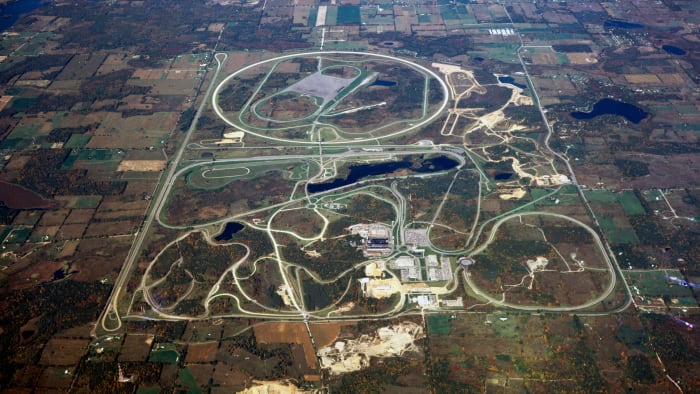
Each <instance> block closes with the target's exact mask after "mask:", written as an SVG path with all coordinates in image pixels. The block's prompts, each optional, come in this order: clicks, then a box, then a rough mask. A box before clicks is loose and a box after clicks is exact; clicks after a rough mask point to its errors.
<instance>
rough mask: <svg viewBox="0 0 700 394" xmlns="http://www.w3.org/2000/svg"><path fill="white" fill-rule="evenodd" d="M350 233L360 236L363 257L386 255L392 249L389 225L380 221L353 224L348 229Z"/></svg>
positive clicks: (392, 240) (392, 243) (392, 239)
mask: <svg viewBox="0 0 700 394" xmlns="http://www.w3.org/2000/svg"><path fill="white" fill-rule="evenodd" d="M348 230H349V231H350V234H353V235H359V236H360V237H361V238H362V253H363V254H364V255H365V257H382V256H388V255H390V254H391V253H392V252H393V251H394V238H393V237H392V235H391V227H389V226H386V225H384V224H381V223H372V224H355V225H352V226H350V227H349V229H348Z"/></svg>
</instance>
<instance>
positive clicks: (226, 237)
mask: <svg viewBox="0 0 700 394" xmlns="http://www.w3.org/2000/svg"><path fill="white" fill-rule="evenodd" d="M244 228H245V226H244V225H242V224H240V223H238V222H228V223H226V226H225V227H224V231H222V232H221V234H219V235H217V236H216V237H214V240H215V241H230V240H231V239H232V238H233V234H235V233H237V232H239V231H241V230H243V229H244Z"/></svg>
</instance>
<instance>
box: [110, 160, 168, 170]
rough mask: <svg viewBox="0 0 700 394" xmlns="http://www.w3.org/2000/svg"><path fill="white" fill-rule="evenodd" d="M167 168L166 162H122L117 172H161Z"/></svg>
mask: <svg viewBox="0 0 700 394" xmlns="http://www.w3.org/2000/svg"><path fill="white" fill-rule="evenodd" d="M163 168H165V160H122V162H121V163H119V167H118V168H117V171H149V172H150V171H160V170H162V169H163Z"/></svg>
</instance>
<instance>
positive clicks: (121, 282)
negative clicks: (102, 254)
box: [93, 53, 228, 335]
mask: <svg viewBox="0 0 700 394" xmlns="http://www.w3.org/2000/svg"><path fill="white" fill-rule="evenodd" d="M227 57H228V55H227V54H225V53H217V54H215V55H214V59H215V60H216V63H217V67H216V71H215V72H214V75H213V76H212V79H211V82H210V83H209V87H208V88H207V91H206V93H205V95H204V97H203V98H202V103H201V104H200V105H199V108H198V109H197V113H196V114H195V116H194V118H193V119H192V123H191V124H190V128H189V129H188V130H187V133H186V134H185V138H184V140H183V142H182V144H181V145H180V149H178V151H177V154H176V155H175V157H174V158H173V161H172V162H171V163H170V169H169V172H168V175H167V177H166V178H165V182H164V185H170V184H172V182H173V180H174V177H175V175H176V173H177V166H178V165H179V164H180V161H181V160H182V155H183V153H184V151H185V148H186V147H187V144H188V143H189V140H190V137H191V136H192V133H193V132H194V131H195V130H196V129H197V122H198V121H199V118H200V116H201V115H202V112H203V111H204V108H205V107H206V106H207V103H208V101H209V99H208V98H209V96H210V94H211V91H212V89H213V87H214V83H215V82H216V79H217V78H218V76H219V72H220V71H221V69H222V66H223V63H224V62H225V61H226V58H227ZM161 185H163V183H161ZM169 190H170V188H169V187H167V186H165V187H161V188H160V191H159V192H158V193H157V194H158V196H157V197H156V198H155V199H154V200H153V201H152V202H151V205H150V206H149V210H148V213H147V215H146V219H145V220H144V222H143V225H142V226H141V229H140V230H139V232H138V233H137V235H136V239H135V240H134V243H133V244H132V245H131V249H130V250H129V253H128V254H127V256H126V260H125V261H124V265H123V266H122V269H121V271H120V272H119V276H118V277H117V280H116V281H115V283H114V288H112V293H111V294H110V296H109V299H108V301H107V306H106V308H105V309H104V311H103V312H102V316H100V319H99V320H98V322H97V324H99V325H100V326H101V328H102V330H104V331H106V332H113V331H117V330H119V329H120V328H121V325H122V322H121V318H120V317H119V309H118V308H119V305H118V304H119V295H120V294H121V290H122V288H123V287H124V286H125V285H126V283H127V280H128V279H129V277H130V276H131V272H132V269H133V266H134V263H135V262H136V261H137V260H138V256H139V255H140V253H141V247H142V245H143V242H144V240H145V239H146V236H147V235H148V232H149V230H150V228H151V224H153V219H154V218H155V216H156V213H157V212H160V209H161V207H162V205H163V202H164V201H165V199H166V198H167V196H168V192H169ZM95 333H96V330H95V329H93V335H94V334H95Z"/></svg>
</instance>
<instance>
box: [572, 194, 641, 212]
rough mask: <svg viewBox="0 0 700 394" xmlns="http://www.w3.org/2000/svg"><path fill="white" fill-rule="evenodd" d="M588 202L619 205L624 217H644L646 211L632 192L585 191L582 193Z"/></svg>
mask: <svg viewBox="0 0 700 394" xmlns="http://www.w3.org/2000/svg"><path fill="white" fill-rule="evenodd" d="M584 193H585V195H586V199H588V201H590V202H596V203H602V204H620V205H621V206H622V210H623V211H624V212H625V214H626V215H644V214H645V213H646V210H645V209H644V206H642V203H641V202H640V201H639V199H638V198H637V196H636V195H635V194H634V192H633V191H632V190H624V191H622V192H612V191H608V190H587V191H586V192H584Z"/></svg>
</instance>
